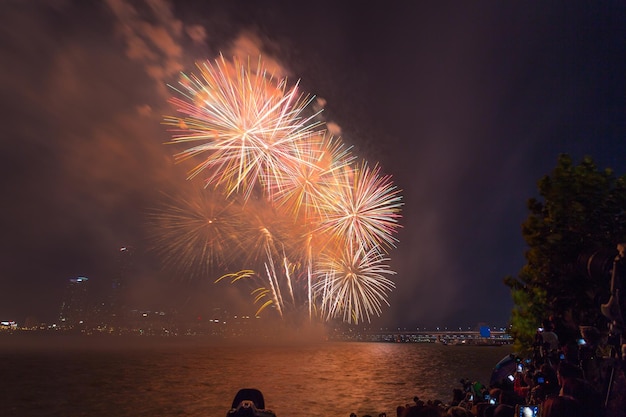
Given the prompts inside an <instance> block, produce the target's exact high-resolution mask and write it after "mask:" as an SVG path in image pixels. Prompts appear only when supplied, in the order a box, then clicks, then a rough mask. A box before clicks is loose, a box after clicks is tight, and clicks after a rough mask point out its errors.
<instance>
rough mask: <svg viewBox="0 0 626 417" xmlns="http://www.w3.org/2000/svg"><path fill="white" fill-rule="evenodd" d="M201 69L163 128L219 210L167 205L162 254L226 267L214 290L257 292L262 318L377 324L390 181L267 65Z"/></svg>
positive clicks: (389, 242)
mask: <svg viewBox="0 0 626 417" xmlns="http://www.w3.org/2000/svg"><path fill="white" fill-rule="evenodd" d="M197 69H198V70H199V74H198V75H194V74H192V75H184V74H183V75H182V76H181V79H180V82H179V84H178V86H177V87H172V88H173V89H174V90H175V91H176V92H177V97H175V98H172V99H171V100H170V103H171V104H173V105H174V106H175V108H176V110H177V111H178V114H179V116H176V117H175V116H168V117H165V119H164V124H166V125H168V126H170V130H171V132H172V140H171V142H169V144H170V145H175V146H180V147H182V150H181V151H179V152H178V153H176V154H175V158H176V159H177V161H179V162H182V161H190V162H193V168H192V169H191V170H190V171H189V176H188V179H194V178H201V179H202V180H203V181H204V184H205V186H206V188H207V189H206V190H205V191H204V192H206V193H210V195H211V199H212V198H221V199H223V201H222V205H221V206H220V205H219V204H218V205H217V206H215V207H214V209H213V210H209V212H202V211H200V210H199V209H198V207H196V208H193V207H194V206H193V205H192V204H189V202H188V201H186V200H185V199H183V200H182V201H181V204H182V205H183V206H185V207H184V208H181V207H179V206H177V205H176V204H171V205H170V206H169V210H170V212H169V214H164V213H163V212H162V213H161V214H160V216H157V219H158V220H159V222H160V224H159V226H160V233H161V235H160V236H159V242H160V243H161V246H162V247H167V248H168V250H166V251H164V252H163V253H164V254H168V255H169V256H170V258H169V259H171V261H172V262H174V261H176V262H182V263H183V264H198V263H199V264H202V263H203V262H204V265H205V266H206V267H208V266H210V265H212V264H211V262H217V264H218V265H220V266H225V267H226V266H228V267H229V270H226V271H224V272H225V273H222V275H221V277H220V278H218V279H217V282H220V281H230V282H231V283H237V282H241V281H245V282H248V283H250V285H252V286H253V290H252V296H253V297H254V302H255V303H256V304H257V305H259V308H258V311H257V314H258V313H260V312H262V311H264V310H265V309H267V308H268V307H270V306H271V307H273V309H275V311H277V312H278V314H279V315H281V316H284V315H285V314H288V313H290V312H293V311H299V310H300V309H301V308H302V307H304V306H306V307H307V308H308V311H309V316H310V317H312V316H313V314H314V313H315V314H319V315H320V317H321V318H322V319H324V320H331V319H336V318H340V319H342V320H344V321H348V322H354V323H359V322H361V321H364V320H367V321H369V320H370V318H371V317H372V316H373V315H380V313H381V307H382V305H383V304H387V305H388V302H387V293H388V292H389V291H391V290H392V289H393V288H394V284H393V282H392V281H391V280H390V279H389V278H388V276H390V275H393V274H394V272H393V271H391V270H390V269H389V267H388V266H387V262H388V261H389V259H388V258H387V257H386V254H387V253H388V251H389V250H390V249H391V248H393V247H395V244H396V242H397V239H396V238H395V236H394V235H395V234H396V233H397V231H398V228H399V227H400V225H399V219H400V217H401V215H400V211H401V207H402V198H401V195H400V190H398V189H397V188H396V187H395V186H394V185H393V183H392V181H391V177H390V176H385V175H381V174H380V167H379V166H378V165H375V166H374V168H370V166H369V165H368V164H367V163H366V162H362V163H355V160H356V157H354V156H353V155H352V154H351V152H350V148H349V147H347V146H345V145H344V144H343V143H342V142H341V140H340V139H338V138H333V137H332V136H330V135H328V133H327V132H326V130H325V129H324V128H323V125H322V123H321V122H319V121H318V119H319V113H320V112H318V111H310V110H309V105H310V104H311V102H312V100H313V98H312V97H311V96H308V95H304V94H302V93H300V92H299V86H298V83H295V85H292V86H288V83H287V79H285V78H276V77H274V76H273V75H272V74H269V73H268V72H267V71H266V70H265V68H264V66H263V64H262V61H261V60H260V59H259V60H258V62H257V63H256V65H252V64H251V63H250V62H247V63H242V62H241V61H238V60H236V59H235V60H233V61H232V62H228V61H226V60H225V59H224V57H223V56H220V57H219V58H218V59H216V60H215V61H214V62H209V61H206V62H202V63H199V64H198V65H197ZM216 190H223V192H216ZM210 203H211V204H216V203H217V202H216V201H213V200H211V201H210ZM203 204H206V203H203ZM218 207H221V208H222V210H223V211H220V210H219V209H218V210H217V213H216V212H215V209H216V208H218ZM190 208H191V210H190ZM206 208H208V207H206ZM206 208H205V209H206ZM191 213H194V214H193V215H191ZM221 214H223V215H224V216H222V215H221ZM226 218H227V219H226ZM219 219H222V221H217V220H219ZM209 220H210V221H209ZM157 223H158V222H157ZM166 242H170V243H169V246H168V244H166ZM209 247H210V249H209ZM203 248H204V249H203ZM187 251H188V252H189V253H183V252H187ZM225 253H232V254H233V257H232V258H228V259H227V257H226V256H224V255H223V254H225ZM230 268H232V269H230ZM232 270H237V271H238V272H235V273H233V272H231V271H232Z"/></svg>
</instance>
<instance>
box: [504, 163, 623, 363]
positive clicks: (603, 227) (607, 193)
mask: <svg viewBox="0 0 626 417" xmlns="http://www.w3.org/2000/svg"><path fill="white" fill-rule="evenodd" d="M538 191H539V195H540V196H541V199H536V198H531V199H530V200H528V210H529V212H530V214H529V215H528V218H527V219H526V220H525V221H524V223H523V225H522V234H523V237H524V240H525V241H526V243H527V245H528V250H527V252H526V254H525V257H526V265H524V267H523V268H522V269H521V271H520V272H519V274H518V276H517V277H511V276H509V277H506V278H505V284H506V285H507V286H508V287H509V288H510V289H511V293H512V298H513V303H514V308H513V311H512V315H511V332H512V335H513V337H514V338H515V340H516V348H517V349H518V350H519V351H528V350H529V349H530V348H531V347H532V344H533V341H534V336H535V334H536V331H537V328H538V327H540V326H542V323H543V322H544V321H546V320H547V319H548V318H552V319H553V320H554V321H555V323H556V324H557V326H558V329H557V333H560V334H559V337H560V338H561V339H562V341H563V342H567V341H568V339H571V338H574V337H576V335H577V334H578V328H579V326H581V325H594V326H597V327H602V325H603V324H604V323H603V318H602V316H601V313H600V308H599V306H600V304H601V303H602V302H606V300H607V299H608V292H609V277H608V275H604V274H601V275H592V274H589V273H588V271H587V270H586V268H585V267H584V266H585V265H586V264H585V262H586V261H587V260H588V259H589V257H590V256H591V255H592V254H594V253H598V251H606V250H611V249H613V248H615V247H616V246H617V244H618V243H621V242H623V241H625V238H626V212H625V209H626V177H616V176H615V175H614V173H613V171H612V170H611V169H605V170H604V171H600V170H598V169H597V167H596V165H595V164H594V162H593V161H592V159H591V158H590V157H585V158H584V159H583V160H582V162H581V163H580V164H579V165H574V164H573V163H572V159H571V158H570V157H569V156H568V155H560V156H559V158H558V163H557V166H556V168H554V170H553V171H552V173H551V174H550V175H547V176H544V177H543V178H541V180H539V182H538Z"/></svg>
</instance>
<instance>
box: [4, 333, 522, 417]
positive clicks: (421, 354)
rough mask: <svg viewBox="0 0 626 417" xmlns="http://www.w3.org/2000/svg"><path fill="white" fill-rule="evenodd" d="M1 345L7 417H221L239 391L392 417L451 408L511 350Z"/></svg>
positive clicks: (293, 406) (300, 409)
mask: <svg viewBox="0 0 626 417" xmlns="http://www.w3.org/2000/svg"><path fill="white" fill-rule="evenodd" d="M7 339H9V338H7V337H0V415H1V416H6V417H9V416H16V417H36V416H64V417H72V416H90V417H98V416H103V417H104V416H106V417H111V416H116V417H124V416H146V417H147V416H151V417H155V416H158V417H169V416H189V417H205V416H216V417H224V416H226V413H227V411H228V410H229V408H230V406H231V403H232V401H233V398H234V396H235V394H236V393H237V391H238V390H239V389H240V388H257V389H259V390H261V391H262V392H263V394H264V397H265V403H266V404H265V405H266V408H269V409H271V410H272V411H274V413H276V416H277V417H305V416H306V417H317V416H319V417H329V416H330V417H334V416H337V417H340V416H343V417H348V416H349V415H350V413H352V412H354V413H356V414H357V415H358V416H363V415H365V414H370V415H372V416H378V414H379V413H381V412H385V413H387V415H388V416H393V415H395V409H396V407H397V406H398V405H404V404H407V403H412V402H413V397H414V396H416V395H417V396H419V397H420V398H422V399H424V400H428V399H440V400H442V401H444V402H448V401H450V399H451V396H452V389H453V388H456V387H460V384H459V380H460V379H461V378H471V379H472V380H479V381H481V382H483V383H484V384H488V383H489V377H490V375H491V370H492V368H493V366H494V365H495V364H496V363H497V362H498V361H499V360H500V359H502V358H503V357H504V356H506V355H507V354H509V353H510V352H511V351H510V346H499V347H485V346H445V345H439V344H428V343H402V344H400V343H365V342H318V341H316V342H308V343H287V344H279V343H277V344H267V343H266V344H262V345H256V344H254V343H248V344H245V345H237V344H228V345H225V344H218V343H215V342H210V341H199V340H195V341H192V340H185V341H175V340H172V341H163V340H156V341H155V340H151V341H141V342H132V343H131V342H124V343H122V342H116V343H114V344H112V345H110V344H109V343H108V342H105V341H102V340H97V339H96V340H92V341H90V342H89V343H85V342H83V341H80V342H76V341H70V342H69V343H68V340H67V339H66V340H65V341H64V342H63V343H60V342H58V341H56V340H49V339H43V338H42V339H40V340H37V341H35V342H33V341H29V342H28V343H15V342H14V341H12V340H7ZM146 339H148V338H146Z"/></svg>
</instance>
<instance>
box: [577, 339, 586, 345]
mask: <svg viewBox="0 0 626 417" xmlns="http://www.w3.org/2000/svg"><path fill="white" fill-rule="evenodd" d="M586 344H587V342H586V341H585V339H578V346H585V345H586Z"/></svg>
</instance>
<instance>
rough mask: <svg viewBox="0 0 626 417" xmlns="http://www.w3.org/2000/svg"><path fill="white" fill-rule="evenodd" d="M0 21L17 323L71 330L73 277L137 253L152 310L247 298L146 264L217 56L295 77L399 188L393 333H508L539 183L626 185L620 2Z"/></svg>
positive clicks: (78, 8) (4, 214)
mask: <svg viewBox="0 0 626 417" xmlns="http://www.w3.org/2000/svg"><path fill="white" fill-rule="evenodd" d="M394 4H395V5H394ZM0 20H1V25H0V57H1V59H0V62H1V63H0V93H1V94H0V108H1V109H2V111H1V113H0V118H1V121H2V126H3V129H4V130H3V133H2V153H1V161H0V170H1V171H0V194H1V195H2V204H1V205H0V230H2V234H1V238H0V245H1V248H0V249H1V250H0V268H1V269H0V285H1V287H0V319H2V320H7V319H13V320H17V321H18V323H23V322H24V320H25V319H26V317H35V318H37V319H38V320H41V321H48V322H51V321H53V320H55V319H56V318H57V316H58V312H59V306H60V301H61V297H62V292H63V287H64V285H65V282H66V281H67V280H68V279H69V278H72V277H76V276H87V277H89V278H90V280H91V281H92V282H93V283H94V288H98V286H102V285H104V284H103V283H104V282H107V280H108V279H110V277H111V276H112V275H113V274H115V273H116V259H117V257H118V255H119V248H120V247H122V246H129V247H132V248H133V253H134V255H133V256H134V260H133V263H134V269H135V273H136V275H135V276H134V277H133V279H134V286H133V289H132V291H133V296H134V297H135V299H136V303H137V305H138V306H140V307H142V308H146V309H155V308H160V307H161V306H163V305H166V304H169V305H175V306H177V308H179V309H181V310H183V309H187V310H188V311H191V312H193V313H194V314H195V313H196V312H197V313H199V314H206V310H207V309H209V307H208V306H212V305H213V304H212V303H214V300H224V299H230V300H233V301H232V302H233V303H236V302H250V303H251V301H250V300H251V298H250V297H249V296H248V295H247V294H244V293H242V292H241V291H238V289H237V288H233V287H228V286H219V285H215V284H213V283H212V281H213V278H207V279H206V280H200V281H198V280H194V281H192V282H189V281H184V280H172V279H171V277H169V276H168V275H167V274H165V273H164V272H163V271H162V268H161V267H160V265H159V262H158V259H156V258H155V256H154V255H153V254H152V253H151V252H150V251H149V250H147V249H148V246H149V242H148V239H147V235H148V232H147V226H146V220H145V215H146V211H147V210H149V209H150V208H151V207H154V206H155V205H157V204H158V202H159V199H160V198H162V197H161V196H162V193H163V192H169V191H172V190H176V189H179V188H181V187H183V186H184V185H181V184H184V183H185V173H184V172H183V170H182V168H181V167H180V166H179V165H176V164H174V161H173V157H172V153H173V152H172V149H171V148H169V147H167V146H165V145H164V142H165V141H167V140H168V139H169V136H168V135H169V134H168V133H167V131H166V128H165V127H164V126H163V125H161V121H162V117H163V115H165V114H174V110H173V109H172V108H171V107H170V106H169V105H168V104H167V98H168V97H169V96H170V95H171V91H170V90H168V88H167V86H166V84H168V83H175V82H176V80H177V77H178V74H179V72H180V71H184V72H193V70H194V68H193V65H194V62H195V61H197V60H203V59H211V60H212V59H214V58H215V57H216V56H217V55H218V54H219V53H220V52H221V53H223V54H224V55H225V56H226V57H232V56H239V57H246V56H257V55H258V54H259V53H261V54H262V56H263V57H264V59H266V60H267V61H268V62H270V63H271V64H272V65H275V67H276V68H279V71H280V72H281V73H283V74H284V75H286V76H288V77H289V79H290V80H294V81H295V80H298V79H299V80H300V85H301V88H302V90H303V91H304V92H307V93H310V94H313V95H315V96H317V97H318V98H319V99H321V100H324V101H325V102H326V106H325V110H324V113H323V115H324V118H325V119H326V121H327V122H329V123H332V126H335V128H337V129H340V131H341V137H342V139H343V141H344V142H345V143H346V144H348V145H351V146H354V153H355V154H357V155H358V156H359V157H360V158H362V159H365V160H367V161H369V162H371V163H375V162H379V163H380V164H381V166H382V170H383V172H384V173H386V174H390V175H392V178H393V181H394V183H395V184H396V185H397V186H398V187H399V188H400V189H402V190H403V191H402V194H403V201H404V207H403V212H402V214H403V218H402V221H401V223H402V226H403V227H402V229H401V230H400V232H399V234H398V235H397V237H398V239H399V243H398V245H397V248H396V249H395V250H393V251H391V253H390V257H391V259H392V261H391V263H392V269H394V270H395V271H396V272H397V275H396V276H395V277H394V278H393V279H394V281H395V283H396V289H395V290H394V291H393V292H392V293H391V294H390V297H389V301H390V304H391V307H386V306H384V308H383V314H382V316H381V317H380V318H377V319H376V320H374V322H373V323H374V324H375V325H378V324H380V325H385V326H398V327H424V326H428V327H432V326H450V327H455V326H475V325H476V324H477V323H479V322H486V323H489V324H492V325H505V324H506V323H507V321H508V319H509V315H510V310H511V307H512V302H511V299H510V295H509V291H508V288H506V287H505V286H504V284H503V283H502V281H503V278H504V277H505V276H507V275H516V274H517V273H518V271H519V270H520V268H521V267H522V265H524V263H525V260H524V251H525V244H524V241H523V239H522V236H521V223H522V222H523V221H524V219H525V218H526V216H527V214H528V211H527V209H526V201H527V199H528V198H530V197H535V196H537V190H536V183H537V181H538V180H539V179H540V178H541V177H542V176H543V175H546V174H549V172H550V171H551V170H552V168H553V167H554V166H555V165H556V161H557V157H558V155H559V154H560V153H567V154H569V155H571V156H572V157H573V159H574V161H575V162H577V163H578V162H579V161H580V160H581V158H582V157H583V156H585V155H589V156H591V157H592V158H593V159H594V161H595V162H596V163H597V165H598V167H600V168H606V167H611V168H613V169H614V170H615V172H616V173H617V174H618V175H622V174H626V160H625V158H624V156H625V155H626V140H625V139H626V47H625V46H626V45H625V42H626V5H625V4H624V2H621V1H593V2H579V1H563V2H502V1H473V2H467V1H450V2H448V1H437V2H397V3H385V5H383V3H381V2H373V4H369V3H367V2H330V1H328V2H326V1H321V2H320V1H317V2H307V3H304V2H295V1H284V2H283V1H202V2H185V1H180V2H179V1H177V2H173V1H172V2H166V1H163V0H146V1H132V2H131V1H128V2H127V1H124V0H109V1H102V2H87V1H80V0H75V1H71V0H66V1H62V0H59V1H17V0H4V1H2V2H1V3H0ZM234 300H237V301H234ZM244 300H245V301H244Z"/></svg>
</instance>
